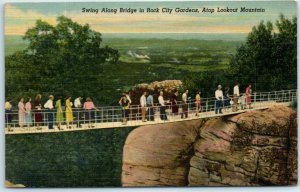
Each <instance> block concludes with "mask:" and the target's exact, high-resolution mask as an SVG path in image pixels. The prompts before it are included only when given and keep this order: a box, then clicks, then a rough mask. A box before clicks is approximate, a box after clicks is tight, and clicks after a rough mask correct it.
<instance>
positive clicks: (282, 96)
mask: <svg viewBox="0 0 300 192" xmlns="http://www.w3.org/2000/svg"><path fill="white" fill-rule="evenodd" d="M229 97H231V98H232V97H233V96H232V95H230V96H229ZM296 99H297V90H296V89H294V90H281V91H272V92H256V93H255V92H254V93H253V94H252V95H251V102H252V105H253V107H254V108H256V107H259V106H260V105H261V103H263V102H292V101H295V100H296ZM223 101H224V100H223ZM226 102H227V103H226V104H225V102H223V103H222V105H223V106H222V107H223V108H231V107H232V106H233V103H230V102H229V100H227V101H226ZM182 105H183V104H182V101H178V105H177V106H178V109H179V111H178V113H179V114H181V113H182V108H183V106H182ZM187 105H188V106H187V113H188V114H192V113H193V114H194V113H196V110H197V108H196V105H195V100H194V99H191V100H189V102H188V103H187ZM172 107H173V106H172V105H170V104H169V105H166V111H167V115H168V116H170V115H171V116H172V117H174V114H173V113H172ZM215 108H216V99H215V98H214V97H210V98H202V99H201V112H206V113H211V114H213V112H214V111H215ZM149 109H151V107H150V108H149V107H148V112H149ZM128 110H129V117H128V120H140V119H141V118H142V114H141V106H139V105H132V106H130V108H129V109H128ZM153 110H154V116H155V118H159V114H158V112H159V110H160V106H159V105H157V104H156V105H155V106H154V107H153ZM38 112H39V113H41V114H42V116H43V121H42V123H43V124H44V125H46V124H48V123H49V121H48V119H47V116H48V114H49V113H51V114H53V115H54V117H55V116H56V110H55V109H54V110H53V111H51V112H50V111H49V110H41V111H38ZM65 113H66V112H65V111H64V112H63V114H65ZM72 113H73V116H74V122H75V124H76V123H79V124H85V123H87V122H88V123H105V122H120V121H122V115H123V110H122V107H121V106H112V107H108V106H107V107H98V108H97V109H96V110H84V109H81V110H79V109H78V110H74V111H73V112H72ZM91 113H93V114H92V116H91ZM34 114H35V111H34V110H32V111H31V117H32V122H31V124H33V125H36V124H37V123H36V122H35V118H34ZM8 115H12V117H13V119H12V122H7V121H6V127H8V126H13V127H16V126H17V124H18V123H19V120H18V118H16V117H17V116H18V111H16V110H14V111H12V112H9V113H5V116H6V117H7V116H8ZM87 115H89V116H87ZM74 122H73V123H74ZM52 123H56V120H55V118H54V119H53V122H52ZM62 123H66V119H64V120H63V121H62ZM25 126H26V123H25Z"/></svg>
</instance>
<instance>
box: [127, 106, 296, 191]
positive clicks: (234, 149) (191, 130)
mask: <svg viewBox="0 0 300 192" xmlns="http://www.w3.org/2000/svg"><path fill="white" fill-rule="evenodd" d="M296 183H297V114H296V112H295V111H293V110H292V109H290V108H288V107H283V106H274V107H272V108H270V109H266V110H263V111H251V112H246V113H241V114H238V115H234V116H226V117H221V118H215V119H202V120H191V121H185V122H176V123H168V124H161V125H148V126H142V127H139V128H137V129H135V130H134V131H132V132H131V133H130V134H129V136H128V138H127V140H126V143H125V145H124V150H123V168H122V184H123V186H260V185H295V184H296Z"/></svg>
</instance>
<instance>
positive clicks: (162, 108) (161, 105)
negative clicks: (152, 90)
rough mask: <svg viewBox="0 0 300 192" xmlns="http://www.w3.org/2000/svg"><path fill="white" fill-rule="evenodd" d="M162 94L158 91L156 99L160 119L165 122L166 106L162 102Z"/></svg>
mask: <svg viewBox="0 0 300 192" xmlns="http://www.w3.org/2000/svg"><path fill="white" fill-rule="evenodd" d="M163 95H164V92H162V91H160V93H159V97H158V103H159V105H160V119H161V120H165V121H167V120H168V118H167V115H166V106H165V101H164V97H163Z"/></svg>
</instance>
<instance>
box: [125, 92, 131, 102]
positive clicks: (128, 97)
mask: <svg viewBox="0 0 300 192" xmlns="http://www.w3.org/2000/svg"><path fill="white" fill-rule="evenodd" d="M125 95H126V98H127V100H128V101H129V105H130V104H131V99H130V94H129V92H127V93H125Z"/></svg>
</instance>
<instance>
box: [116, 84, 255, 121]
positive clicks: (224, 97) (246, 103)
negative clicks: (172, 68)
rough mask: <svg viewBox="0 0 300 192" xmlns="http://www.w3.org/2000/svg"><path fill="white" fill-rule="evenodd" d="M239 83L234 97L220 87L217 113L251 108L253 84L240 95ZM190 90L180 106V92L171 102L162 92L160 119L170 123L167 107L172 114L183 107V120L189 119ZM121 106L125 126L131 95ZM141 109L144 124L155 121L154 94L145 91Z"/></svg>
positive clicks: (198, 105)
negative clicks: (165, 98)
mask: <svg viewBox="0 0 300 192" xmlns="http://www.w3.org/2000/svg"><path fill="white" fill-rule="evenodd" d="M239 86H240V85H239V83H238V82H236V83H235V86H234V87H233V93H232V96H231V94H230V88H229V87H226V88H225V90H224V91H223V90H222V86H221V85H218V87H217V89H216V91H215V105H214V108H215V113H216V114H222V108H224V107H225V108H229V107H232V111H233V112H235V111H238V110H239V106H240V108H241V109H245V108H246V107H247V108H251V92H252V90H251V84H249V85H248V86H247V88H246V90H245V93H244V94H240V89H239ZM188 94H189V90H185V91H184V93H183V94H182V97H181V104H180V105H179V101H178V90H175V91H174V92H173V94H172V96H171V98H170V100H164V92H163V91H160V92H159V96H158V107H159V113H160V115H159V116H160V119H161V120H163V121H168V117H167V114H166V107H167V105H170V106H171V109H172V114H173V115H175V116H176V115H178V114H179V107H180V106H181V118H182V119H185V118H188V114H189V113H188V107H189V104H188V103H189V97H188ZM193 101H194V102H195V115H196V116H198V114H199V113H200V112H201V91H200V90H197V91H196V96H195V99H194V100H193ZM119 104H120V105H121V106H122V108H123V113H122V114H123V124H126V122H127V120H128V116H129V109H130V104H131V99H130V95H129V93H123V95H122V97H121V99H120V101H119ZM140 107H141V119H142V122H146V121H147V120H148V121H154V108H155V105H154V102H153V92H152V91H148V92H147V91H145V92H143V94H142V96H141V97H140Z"/></svg>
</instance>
